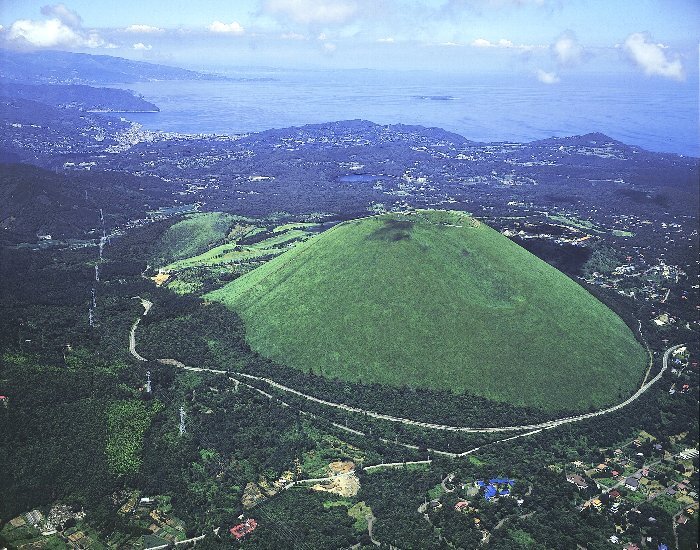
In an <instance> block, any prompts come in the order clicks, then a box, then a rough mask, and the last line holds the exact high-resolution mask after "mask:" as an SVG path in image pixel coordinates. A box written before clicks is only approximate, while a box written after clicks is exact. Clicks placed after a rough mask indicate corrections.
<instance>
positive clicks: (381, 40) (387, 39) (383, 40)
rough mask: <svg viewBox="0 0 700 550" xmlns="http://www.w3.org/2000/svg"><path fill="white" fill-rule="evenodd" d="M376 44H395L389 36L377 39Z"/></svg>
mask: <svg viewBox="0 0 700 550" xmlns="http://www.w3.org/2000/svg"><path fill="white" fill-rule="evenodd" d="M377 42H382V43H384V44H392V43H394V42H395V40H394V39H393V38H392V37H391V36H387V37H386V38H377Z"/></svg>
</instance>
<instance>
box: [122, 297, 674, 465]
mask: <svg viewBox="0 0 700 550" xmlns="http://www.w3.org/2000/svg"><path fill="white" fill-rule="evenodd" d="M141 303H142V304H143V305H144V310H145V311H144V313H143V315H146V314H148V311H149V310H150V308H151V306H152V305H153V304H152V303H151V302H149V301H148V300H144V299H141ZM137 326H138V320H137V321H136V323H134V326H133V327H132V330H131V335H130V336H131V338H130V346H129V349H130V351H131V353H132V355H134V357H136V358H137V359H139V360H140V361H146V359H144V358H143V357H141V356H140V355H139V354H138V352H136V342H135V333H136V327H137ZM132 343H133V346H132V345H131V344H132ZM683 345H684V344H677V345H675V346H672V347H670V348H668V349H667V350H666V352H665V353H664V356H663V365H662V368H661V370H660V371H659V373H658V374H657V375H656V376H654V378H652V379H651V380H649V381H648V382H647V381H645V382H644V383H643V384H642V385H641V386H640V387H639V389H638V390H637V391H636V392H635V393H634V394H633V395H631V396H630V397H628V398H627V399H625V400H624V401H623V402H622V403H618V404H617V405H613V406H612V407H608V408H606V409H601V410H599V411H595V412H591V413H586V414H580V415H576V416H568V417H564V418H558V419H555V420H548V421H546V422H540V423H539V424H522V425H519V426H493V427H467V426H450V425H448V424H436V423H432V422H422V421H419V420H411V419H409V418H402V417H398V416H392V415H389V414H383V413H378V412H375V411H369V410H366V409H361V408H359V407H353V406H350V405H346V404H344V403H335V402H333V401H328V400H326V399H320V398H318V397H314V396H313V395H309V394H306V393H303V392H300V391H298V390H295V389H294V388H290V387H288V386H285V385H284V384H280V383H279V382H276V381H275V380H272V379H270V378H266V377H263V376H254V375H252V374H246V373H242V372H228V375H229V378H230V379H231V380H235V381H237V382H239V383H242V384H244V385H246V386H248V387H251V388H252V389H255V390H256V391H257V392H259V393H261V394H263V395H265V396H266V397H268V398H272V397H273V396H272V395H270V394H268V393H266V392H263V391H262V390H260V389H258V388H255V387H252V386H249V385H248V384H245V383H244V382H242V381H241V380H240V378H245V379H248V380H255V381H257V382H262V383H264V384H267V385H268V386H270V387H272V388H275V389H277V390H280V391H282V392H285V393H289V394H292V395H296V396H297V397H301V398H303V399H306V400H307V401H311V402H313V403H318V404H320V405H324V406H327V407H332V408H335V409H340V410H343V411H347V412H353V413H358V414H362V415H365V416H369V417H371V418H376V419H378V420H386V421H388V422H395V423H400V424H406V425H409V426H417V427H420V428H426V429H429V430H442V431H451V432H462V433H500V432H520V431H527V432H528V433H525V434H519V435H515V436H513V437H509V438H506V439H502V440H500V441H499V442H503V441H508V440H510V439H515V438H517V437H524V436H526V435H534V434H535V433H537V432H539V431H541V430H549V429H552V428H556V427H558V426H562V425H564V424H570V423H573V422H580V421H582V420H587V419H589V418H595V417H596V416H602V415H606V414H610V413H612V412H615V411H618V410H620V409H622V408H624V407H626V406H627V405H630V404H631V403H634V402H635V401H636V400H637V399H639V398H640V397H641V396H642V395H643V394H644V393H645V392H646V391H647V390H648V389H649V388H650V387H652V386H653V385H654V384H656V382H658V381H659V380H660V379H661V377H662V376H663V374H664V372H666V369H667V368H668V358H669V356H670V355H671V353H672V352H673V351H674V350H676V349H678V348H680V347H682V346H683ZM158 361H159V362H161V363H165V364H171V365H173V366H176V367H178V368H182V369H185V370H190V371H194V372H210V373H213V374H227V371H225V370H217V369H205V368H202V367H188V366H187V365H184V364H183V363H180V362H179V361H177V360H174V359H159V360H158ZM648 372H649V371H647V373H648ZM646 378H647V376H645V380H646ZM285 405H287V404H286V403H285ZM287 406H288V405H287ZM355 432H356V431H355ZM479 448H480V447H477V448H476V449H472V450H470V451H466V452H464V453H461V454H460V455H456V454H455V455H454V456H464V455H466V454H470V453H472V452H475V451H477V450H478V449H479ZM445 454H450V455H451V454H452V453H445Z"/></svg>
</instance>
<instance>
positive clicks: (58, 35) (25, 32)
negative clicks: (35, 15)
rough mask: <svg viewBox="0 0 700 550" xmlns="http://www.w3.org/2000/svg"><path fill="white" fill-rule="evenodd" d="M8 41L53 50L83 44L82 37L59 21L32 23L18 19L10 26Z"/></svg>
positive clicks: (49, 20)
mask: <svg viewBox="0 0 700 550" xmlns="http://www.w3.org/2000/svg"><path fill="white" fill-rule="evenodd" d="M8 38H9V39H10V40H18V41H22V40H24V41H26V42H28V43H29V44H30V45H32V46H36V47H38V48H54V47H57V46H78V45H80V44H81V43H82V42H83V39H82V37H81V36H80V35H79V34H78V33H76V32H75V31H74V30H73V29H71V28H70V27H68V26H66V25H64V24H63V23H62V22H61V21H60V19H47V20H46V21H32V20H30V19H18V20H17V21H15V22H14V23H12V25H11V26H10V30H9V33H8Z"/></svg>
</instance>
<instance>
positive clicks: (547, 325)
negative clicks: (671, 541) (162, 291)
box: [206, 211, 646, 410]
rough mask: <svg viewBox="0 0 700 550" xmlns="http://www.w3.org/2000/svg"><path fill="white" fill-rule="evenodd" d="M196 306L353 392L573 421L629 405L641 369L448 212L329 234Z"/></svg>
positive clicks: (521, 261)
mask: <svg viewBox="0 0 700 550" xmlns="http://www.w3.org/2000/svg"><path fill="white" fill-rule="evenodd" d="M206 298H208V299H211V300H219V301H222V302H223V303H225V304H227V305H228V306H229V307H231V308H233V309H234V310H236V311H237V312H238V313H239V314H240V315H241V317H242V318H243V320H244V321H245V323H246V330H247V337H248V341H249V343H250V344H251V346H252V347H253V348H254V349H255V350H257V351H259V352H260V353H262V354H263V355H265V356H267V357H270V358H272V359H275V360H277V361H279V362H281V363H285V364H288V365H290V366H293V367H295V368H298V369H301V370H304V371H312V372H314V373H320V374H323V375H324V376H327V377H337V378H339V379H343V380H349V381H354V382H364V383H372V382H376V383H381V384H389V385H404V384H405V385H409V386H412V387H429V388H434V389H450V390H453V391H455V392H467V393H473V394H477V395H480V396H483V397H486V398H489V399H493V400H496V401H508V402H510V403H513V404H515V405H522V406H537V407H542V408H545V409H549V410H557V409H566V410H582V409H588V408H589V407H599V406H601V405H604V404H608V403H612V402H617V401H619V400H620V398H621V397H623V396H628V395H630V394H631V393H633V391H634V389H635V387H636V386H637V385H638V384H639V382H640V379H641V377H642V374H643V372H644V370H645V367H646V355H645V352H644V349H643V348H642V346H641V345H640V344H639V343H638V342H637V341H636V340H635V338H634V336H633V334H632V332H631V331H630V330H629V328H628V327H627V326H626V325H625V324H624V323H623V322H622V320H621V319H619V318H618V317H617V316H616V315H615V314H614V313H613V312H612V311H610V310H609V309H608V308H607V307H606V306H605V305H604V304H602V303H601V302H599V301H598V300H597V299H595V298H594V297H593V296H592V295H591V294H589V293H588V292H587V291H586V290H585V289H583V288H582V287H581V286H579V285H578V284H577V283H575V282H574V281H572V280H571V279H569V278H568V277H566V276H565V275H563V274H562V273H561V272H559V271H557V270H556V269H554V268H553V267H551V266H549V265H548V264H546V263H545V262H543V261H541V260H539V259H538V258H536V257H535V256H533V255H532V254H530V253H529V252H527V251H526V250H525V249H523V248H521V247H519V246H518V245H516V244H515V243H513V242H511V241H510V240H508V239H507V238H506V237H504V236H502V235H501V234H500V233H498V232H497V231H494V230H493V229H491V228H489V227H487V226H485V225H483V224H479V223H478V222H476V223H474V220H472V219H471V218H469V217H468V216H466V215H463V214H461V213H456V212H439V211H422V212H419V213H415V214H411V215H398V214H386V215H382V216H377V217H372V218H364V219H360V220H354V221H350V222H346V223H343V224H340V225H338V226H335V227H334V228H332V229H330V230H328V231H326V232H324V233H322V234H321V235H319V236H316V237H313V238H311V239H309V240H307V241H306V242H304V243H301V244H298V245H297V246H296V247H295V248H293V249H292V250H290V251H288V252H285V253H284V254H282V255H280V256H278V257H277V258H275V259H273V260H270V261H269V262H267V263H266V264H264V265H262V266H261V267H259V268H257V269H255V270H254V271H251V272H250V273H248V274H246V275H244V276H243V277H241V278H239V279H237V280H235V281H233V282H231V283H229V284H228V285H226V286H225V287H223V288H221V289H218V290H216V291H213V292H211V293H209V294H207V295H206Z"/></svg>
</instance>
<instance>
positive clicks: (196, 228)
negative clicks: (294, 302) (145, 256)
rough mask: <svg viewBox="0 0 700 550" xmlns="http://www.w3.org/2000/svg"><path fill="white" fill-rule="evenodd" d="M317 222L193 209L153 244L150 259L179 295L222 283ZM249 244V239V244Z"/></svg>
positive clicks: (308, 231) (298, 238)
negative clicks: (252, 216)
mask: <svg viewBox="0 0 700 550" xmlns="http://www.w3.org/2000/svg"><path fill="white" fill-rule="evenodd" d="M316 226H317V224H315V223H309V222H294V223H286V224H283V225H277V222H276V221H274V220H270V219H261V220H254V219H248V218H242V217H239V216H233V215H230V214H225V213H222V212H210V213H206V214H194V215H191V216H188V217H186V218H185V219H183V220H181V221H179V222H176V223H175V224H173V225H172V226H171V227H169V228H168V229H167V230H166V231H165V232H164V233H163V235H162V236H161V237H160V238H159V239H158V240H157V241H156V242H155V243H154V246H153V253H152V254H151V260H152V262H153V264H154V267H156V268H158V269H159V271H160V272H163V273H168V274H169V275H170V279H169V281H168V283H167V286H168V288H170V290H173V291H174V292H177V293H180V294H190V293H200V292H203V289H205V290H204V291H206V290H207V289H208V290H211V289H212V286H213V287H219V286H221V285H222V284H224V282H219V279H221V278H222V277H223V278H224V279H226V278H228V280H231V278H232V276H234V275H235V276H238V275H241V274H243V273H247V272H248V271H251V270H252V269H254V268H255V267H257V266H259V265H260V264H261V263H263V262H265V261H267V260H269V259H271V258H273V257H275V256H278V255H279V254H282V253H283V252H285V251H287V250H288V249H289V248H290V247H293V246H294V245H295V244H296V243H297V242H301V241H304V240H306V239H308V238H309V237H311V236H312V235H314V234H315V228H316ZM246 243H247V244H246Z"/></svg>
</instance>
